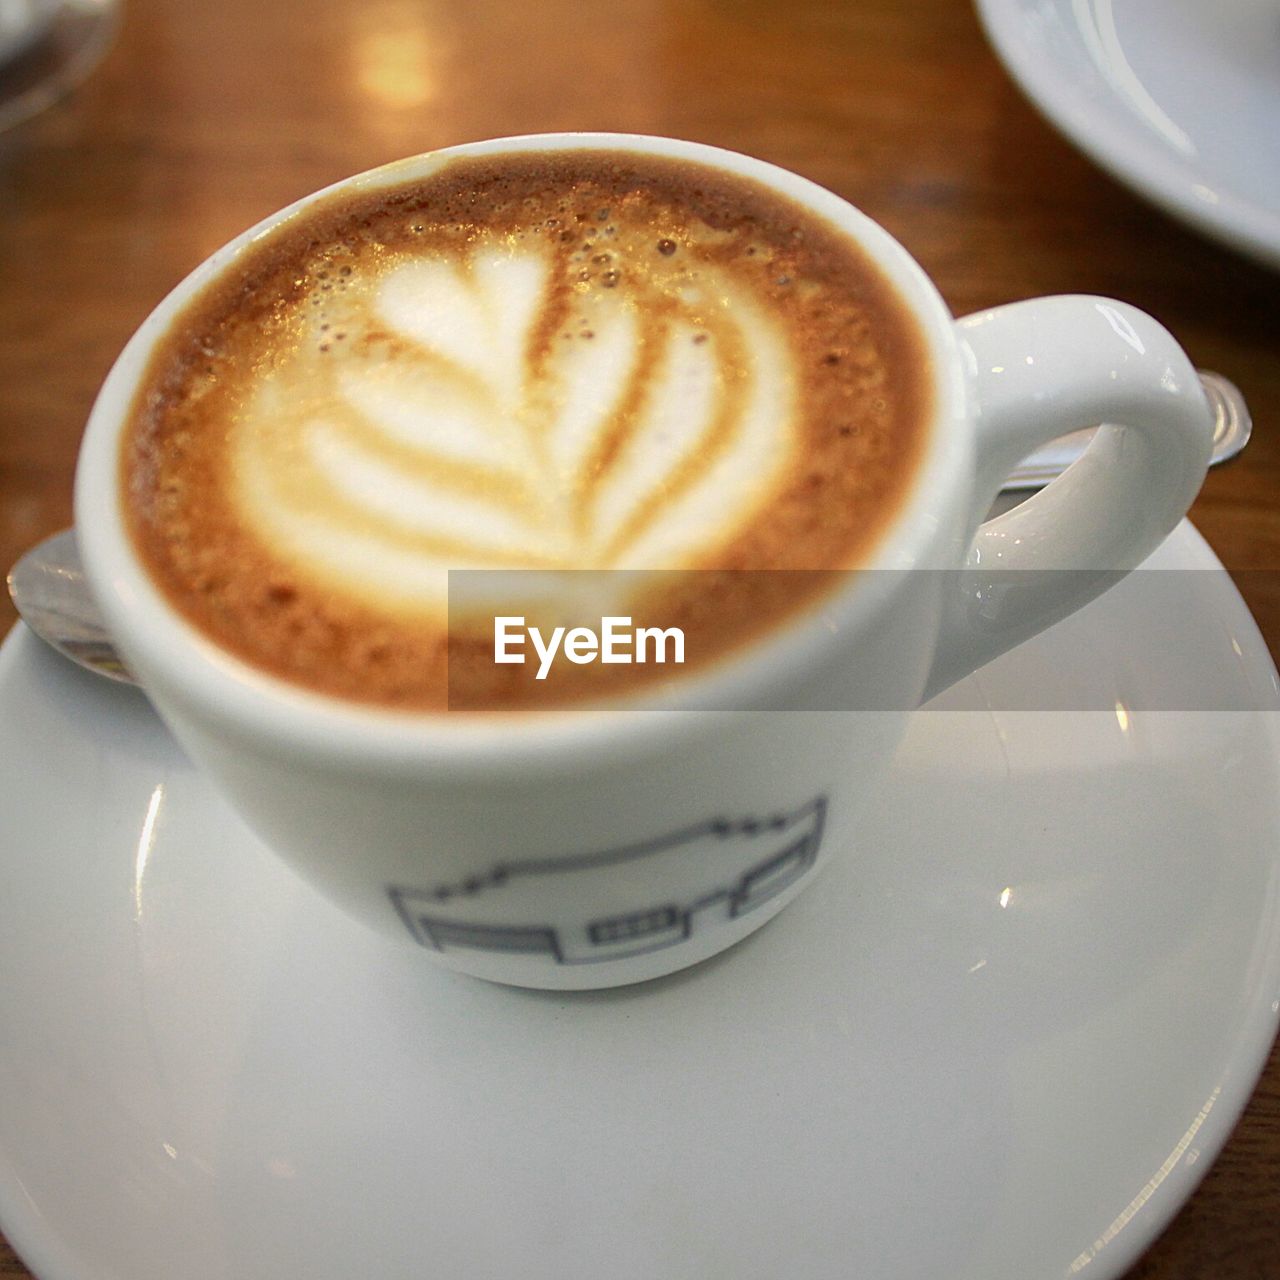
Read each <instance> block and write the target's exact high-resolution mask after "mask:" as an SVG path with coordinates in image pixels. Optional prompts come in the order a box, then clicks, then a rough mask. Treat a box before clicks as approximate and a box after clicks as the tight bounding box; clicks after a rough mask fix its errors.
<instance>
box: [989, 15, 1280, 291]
mask: <svg viewBox="0 0 1280 1280" xmlns="http://www.w3.org/2000/svg"><path fill="white" fill-rule="evenodd" d="M977 7H978V12H979V14H980V16H981V18H982V20H983V23H984V24H985V26H986V29H987V35H988V37H989V38H990V40H991V43H992V45H993V46H994V47H995V50H996V52H997V54H998V55H999V56H1000V58H1001V59H1002V61H1003V62H1004V64H1005V66H1006V67H1007V68H1008V70H1009V72H1010V74H1011V75H1012V76H1013V78H1014V79H1015V80H1016V81H1017V82H1018V84H1019V85H1021V87H1022V89H1023V90H1024V92H1025V93H1026V94H1027V95H1028V96H1029V97H1030V98H1031V99H1032V100H1033V101H1034V102H1035V103H1036V105H1037V106H1038V107H1039V108H1040V109H1041V110H1042V111H1043V112H1044V114H1045V115H1046V116H1047V117H1048V118H1049V120H1050V121H1051V122H1052V123H1053V124H1054V125H1056V126H1057V127H1058V128H1059V129H1060V130H1061V131H1062V132H1063V133H1064V134H1065V135H1066V136H1067V137H1068V138H1070V139H1071V140H1072V141H1073V142H1074V143H1075V144H1076V145H1077V146H1079V147H1080V148H1081V149H1082V150H1083V151H1085V152H1086V153H1088V154H1089V155H1090V156H1091V157H1092V158H1093V159H1094V160H1096V161H1097V162H1098V163H1099V164H1100V165H1102V166H1103V167H1104V168H1106V169H1108V170H1110V172H1111V173H1112V174H1114V175H1115V176H1116V177H1117V178H1118V179H1120V180H1121V181H1122V182H1124V183H1126V184H1128V185H1129V186H1131V187H1133V188H1134V189H1135V190H1137V191H1138V192H1139V193H1140V194H1142V195H1145V196H1146V197H1148V198H1149V199H1151V200H1153V201H1154V202H1155V203H1156V204H1158V205H1160V206H1161V207H1162V208H1163V209H1165V210H1166V211H1167V212H1168V213H1170V214H1172V215H1173V216H1174V217H1177V218H1180V219H1181V220H1183V221H1184V222H1188V223H1190V224H1191V225H1192V226H1194V227H1196V228H1198V229H1199V230H1200V231H1203V232H1205V233H1206V234H1208V235H1210V236H1213V237H1214V238H1216V239H1218V240H1221V241H1223V242H1224V243H1226V244H1229V245H1231V246H1233V247H1234V248H1236V249H1239V250H1241V251H1243V252H1244V253H1247V254H1249V255H1251V256H1252V257H1254V258H1255V259H1257V260H1258V261H1260V262H1264V263H1267V264H1268V265H1270V266H1272V267H1280V4H1277V3H1276V0H1123V2H1122V3H1116V0H977Z"/></svg>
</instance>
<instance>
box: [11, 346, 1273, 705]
mask: <svg viewBox="0 0 1280 1280" xmlns="http://www.w3.org/2000/svg"><path fill="white" fill-rule="evenodd" d="M1199 373H1200V381H1201V382H1202V383H1203V385H1204V390H1205V395H1206V396H1207V397H1208V400H1209V404H1210V406H1211V407H1212V409H1213V412H1214V415H1215V421H1214V430H1213V456H1212V458H1211V459H1210V466H1217V464H1218V463H1220V462H1225V461H1226V460H1227V459H1228V458H1234V457H1235V456H1236V454H1237V453H1239V452H1240V450H1241V449H1243V448H1244V447H1245V445H1246V444H1247V443H1248V442H1249V433H1250V431H1251V430H1252V429H1253V423H1252V420H1251V419H1250V417H1249V409H1248V407H1247V406H1246V405H1245V402H1244V397H1243V396H1242V395H1241V394H1240V392H1239V390H1238V389H1237V387H1236V386H1235V385H1234V384H1233V383H1231V382H1229V381H1228V380H1227V379H1226V378H1224V377H1223V376H1222V375H1221V374H1219V373H1210V372H1208V371H1207V370H1204V369H1201V370H1200V371H1199ZM1093 431H1094V428H1089V429H1087V430H1085V431H1076V432H1073V433H1072V434H1071V435H1069V436H1064V437H1063V438H1062V439H1061V440H1055V441H1054V442H1053V443H1052V444H1050V445H1048V446H1046V447H1045V448H1044V449H1040V450H1037V451H1036V452H1035V453H1034V454H1032V455H1031V456H1030V457H1029V458H1027V459H1026V460H1025V461H1024V462H1023V463H1022V464H1021V465H1020V466H1019V467H1018V468H1017V469H1016V470H1015V471H1014V472H1013V474H1012V475H1010V477H1009V479H1008V480H1007V481H1005V484H1004V490H1003V493H1004V494H1005V495H1013V494H1017V493H1020V492H1025V491H1027V490H1031V489H1039V488H1042V487H1043V486H1044V485H1046V484H1048V483H1049V481H1050V480H1052V479H1053V478H1054V477H1055V476H1057V475H1061V473H1062V472H1063V471H1065V470H1066V469H1067V467H1068V466H1070V464H1071V463H1073V462H1074V461H1075V460H1076V459H1077V458H1078V457H1079V456H1080V454H1081V453H1083V452H1084V448H1085V446H1086V445H1087V444H1088V443H1089V438H1090V437H1091V436H1092V435H1093ZM1002 505H1003V506H1005V507H1007V506H1008V505H1011V504H1010V502H1009V500H1008V499H1007V498H1006V499H1005V500H1004V502H1003V503H1002ZM8 582H9V594H10V595H11V596H12V597H13V603H14V605H15V606H16V607H17V610H18V613H19V615H20V616H21V617H22V620H23V622H25V623H26V624H27V626H29V627H30V628H31V630H32V631H34V632H35V633H36V635H38V636H39V637H40V638H41V639H42V640H44V641H45V642H46V643H48V644H50V645H52V646H53V647H54V648H55V649H57V650H58V652H59V653H61V654H64V655H65V656H66V657H68V658H70V659H71V660H72V661H73V662H77V663H79V664H80V666H82V667H85V668H87V669H88V670H89V671H92V672H94V673H95V674H97V675H100V676H106V677H108V678H109V679H111V680H119V681H120V682H122V683H124V684H135V683H136V681H135V680H134V678H133V676H132V675H130V673H129V671H128V669H127V668H126V667H125V665H124V663H123V662H121V660H120V657H119V655H118V654H117V653H116V651H115V647H114V646H113V645H112V643H111V637H110V636H109V635H108V634H107V632H106V628H105V627H104V626H103V623H102V617H101V615H100V614H99V613H98V607H97V605H96V604H95V603H94V601H93V597H92V596H91V595H90V594H89V588H88V586H87V585H86V584H85V580H84V570H83V569H82V568H81V566H80V553H79V552H78V551H77V549H76V540H75V530H74V529H64V530H63V531H62V532H61V533H55V534H53V536H52V537H49V538H46V539H45V540H44V541H43V542H41V543H39V544H38V545H36V546H34V547H32V548H31V550H30V551H28V552H27V553H26V555H24V556H23V557H22V558H21V559H20V560H19V561H18V563H17V564H15V565H14V566H13V568H12V569H11V570H10V571H9V577H8Z"/></svg>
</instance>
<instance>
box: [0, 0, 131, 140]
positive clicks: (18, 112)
mask: <svg viewBox="0 0 1280 1280" xmlns="http://www.w3.org/2000/svg"><path fill="white" fill-rule="evenodd" d="M119 10H120V5H119V0H0V130H4V129H11V128H13V127H14V125H18V124H21V123H22V122H23V121H24V120H29V119H30V118H31V117H32V116H34V115H36V114H38V113H39V112H41V111H44V110H45V109H46V108H47V107H51V106H52V105H53V104H54V103H55V102H57V101H58V100H59V99H60V98H62V97H64V96H65V95H66V94H68V93H70V92H71V90H72V89H74V88H75V87H76V85H78V84H79V83H80V81H82V80H83V79H84V78H85V76H87V75H88V74H89V72H90V71H92V70H93V68H94V67H96V66H97V65H98V63H99V62H100V61H101V59H102V56H103V54H104V53H106V51H107V49H108V48H109V47H110V44H111V39H112V37H113V36H114V35H115V31H116V26H117V22H118V19H119Z"/></svg>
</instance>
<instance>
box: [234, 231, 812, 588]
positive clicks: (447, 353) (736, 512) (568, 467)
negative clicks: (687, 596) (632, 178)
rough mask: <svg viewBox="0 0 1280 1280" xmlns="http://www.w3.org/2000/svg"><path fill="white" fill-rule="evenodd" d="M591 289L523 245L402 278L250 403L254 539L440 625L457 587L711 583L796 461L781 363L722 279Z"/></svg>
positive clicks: (374, 286)
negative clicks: (666, 580)
mask: <svg viewBox="0 0 1280 1280" xmlns="http://www.w3.org/2000/svg"><path fill="white" fill-rule="evenodd" d="M586 274H587V273H585V272H580V271H578V270H577V268H576V267H575V266H574V265H573V264H571V263H570V262H569V261H568V260H567V258H566V257H565V256H561V255H557V254H556V253H555V252H554V249H553V248H550V247H548V246H547V245H546V244H545V243H542V242H532V241H526V240H523V239H521V238H518V237H512V236H506V237H500V236H496V235H495V236H491V237H489V238H487V239H483V238H482V239H481V240H480V241H479V242H478V243H476V244H473V245H472V246H471V247H470V249H469V252H468V253H467V254H466V256H465V257H464V258H460V259H457V260H450V259H447V258H443V257H441V258H416V257H411V256H409V255H408V254H404V255H401V256H398V257H394V256H389V259H388V260H387V261H385V262H384V263H382V264H380V270H379V274H377V275H376V276H374V277H372V278H369V279H367V280H365V281H364V282H363V283H362V285H361V287H360V288H357V289H355V290H349V291H347V293H346V294H345V295H343V296H342V297H341V298H338V297H335V298H334V299H333V301H332V302H330V303H328V304H327V305H326V307H325V309H324V310H323V311H317V312H316V313H315V314H316V315H317V316H322V317H324V318H323V320H321V319H316V320H315V321H314V322H312V321H310V319H308V322H307V324H306V326H304V332H303V335H302V337H301V338H300V340H299V341H298V343H297V345H296V349H295V350H294V351H293V352H291V353H290V354H288V355H286V356H282V357H280V358H279V359H277V360H275V361H273V362H271V363H270V364H269V365H267V366H265V367H264V368H263V369H262V371H261V373H260V375H259V377H258V378H257V380H256V382H255V384H254V385H253V387H252V390H251V393H250V394H249V395H248V396H247V397H246V400H245V402H244V412H243V413H242V415H241V416H240V418H239V421H238V422H237V424H236V426H235V429H234V436H233V458H234V465H235V475H236V493H237V499H238V502H239V505H240V507H241V509H242V513H243V514H244V516H245V517H246V520H247V523H249V524H250V525H251V527H255V528H257V529H258V531H259V533H260V534H261V536H262V537H263V538H264V540H265V541H266V542H267V543H268V544H269V545H271V546H272V547H273V548H274V549H275V551H276V553H277V554H279V555H280V556H281V557H282V559H284V560H285V561H286V562H288V563H292V564H293V565H295V566H296V567H297V569H298V570H299V571H300V572H302V573H304V574H305V575H306V576H308V577H309V578H311V579H313V580H318V581H321V582H325V583H328V584H330V585H331V586H332V587H333V588H335V589H339V590H342V591H344V592H347V593H351V594H354V595H356V596H361V597H367V598H371V599H376V600H377V601H378V602H380V603H383V604H385V603H387V602H388V601H392V602H394V603H396V604H397V606H399V607H405V608H410V609H425V610H428V611H431V612H438V611H441V610H443V608H444V606H445V599H446V591H447V576H446V575H447V570H448V569H450V568H509V569H524V568H534V569H548V570H553V569H614V568H616V569H637V568H663V569H666V568H680V567H685V566H696V565H698V564H700V563H703V562H705V559H706V557H708V556H710V555H713V554H714V552H715V550H716V549H717V547H719V546H722V545H724V543H726V542H727V541H728V540H729V539H731V538H732V537H733V536H734V534H735V533H736V532H737V531H738V530H739V529H740V528H742V527H743V526H745V525H747V524H748V523H749V522H750V521H751V519H752V518H753V516H754V515H755V513H756V512H757V510H758V509H759V507H760V506H761V504H762V503H763V502H765V501H766V500H767V499H768V498H769V496H770V495H771V494H772V493H773V492H774V491H775V490H776V487H777V484H778V482H779V478H780V477H781V476H782V475H783V474H784V473H785V472H786V469H787V467H788V465H789V464H792V463H793V461H794V459H793V455H794V453H795V450H796V447H797V445H796V437H797V430H796V426H795V423H794V413H795V410H794V401H795V397H796V392H795V388H794V386H793V373H792V370H791V368H790V357H789V351H788V347H787V341H786V339H785V337H784V336H783V335H782V333H781V332H780V331H779V329H778V327H777V325H776V323H775V322H773V321H772V320H770V319H769V318H768V316H767V315H766V314H765V311H764V309H763V308H762V307H761V306H760V305H759V303H758V301H757V300H756V299H754V298H752V297H751V296H749V295H748V292H747V290H746V288H745V287H744V285H743V284H742V283H741V281H740V280H739V279H737V278H730V277H729V276H728V274H727V273H723V272H720V271H718V270H717V269H716V268H715V267H714V266H713V265H711V264H709V263H698V264H697V265H696V269H694V270H692V271H688V272H686V273H685V274H684V275H679V274H677V273H674V272H671V273H668V274H666V275H662V274H658V275H643V274H642V273H628V272H626V271H625V270H624V271H622V272H616V271H615V272H610V273H608V275H607V276H605V277H604V278H603V279H602V277H601V275H599V274H597V275H595V276H592V277H590V278H587V279H583V278H582V277H583V276H584V275H586ZM633 275H634V277H635V278H632V276H633Z"/></svg>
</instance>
